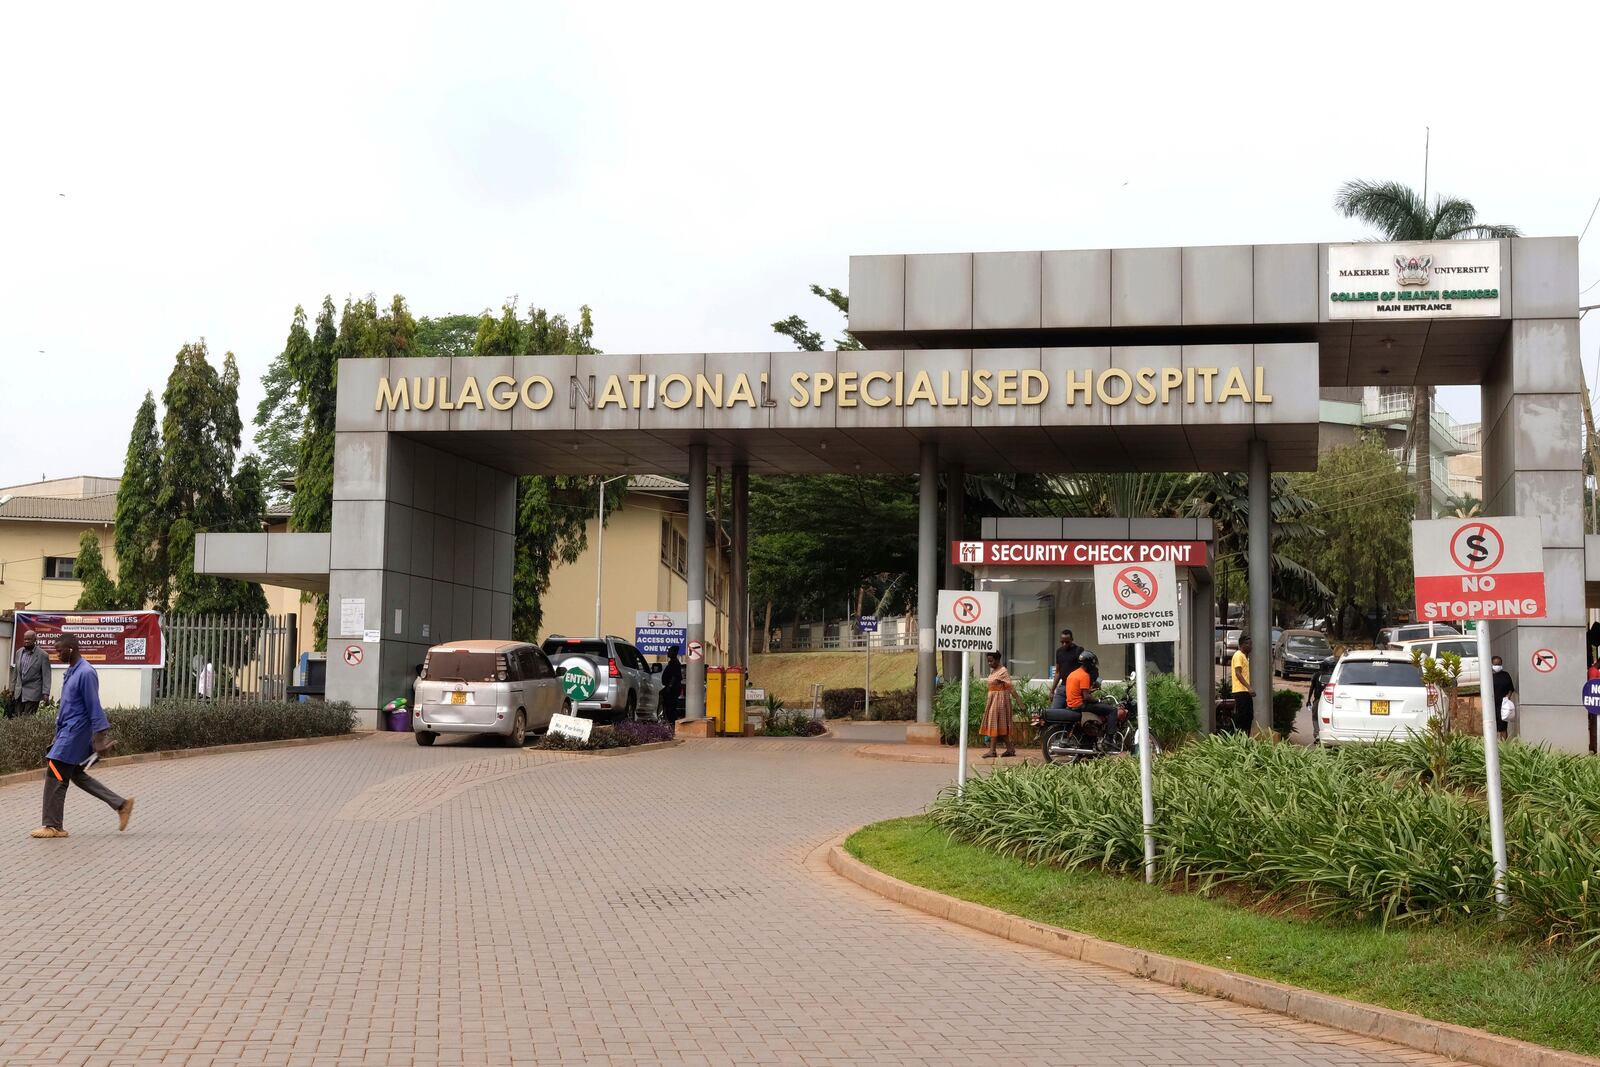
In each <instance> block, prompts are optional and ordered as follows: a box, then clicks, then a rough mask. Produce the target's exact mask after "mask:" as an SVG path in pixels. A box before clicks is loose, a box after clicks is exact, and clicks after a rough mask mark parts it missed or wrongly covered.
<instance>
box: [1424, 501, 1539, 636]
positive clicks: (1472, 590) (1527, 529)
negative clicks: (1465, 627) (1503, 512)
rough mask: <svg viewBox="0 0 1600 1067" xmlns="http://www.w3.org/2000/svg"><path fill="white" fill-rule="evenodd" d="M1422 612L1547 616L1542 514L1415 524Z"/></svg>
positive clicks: (1428, 617)
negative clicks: (1535, 516) (1541, 526)
mask: <svg viewBox="0 0 1600 1067" xmlns="http://www.w3.org/2000/svg"><path fill="white" fill-rule="evenodd" d="M1411 555H1412V564H1413V568H1414V571H1415V574H1416V591H1417V618H1418V619H1420V620H1422V621H1424V622H1431V621H1437V620H1443V619H1542V618H1544V615H1545V596H1544V543H1543V540H1542V538H1541V536H1540V533H1539V520H1538V519H1536V518H1532V519H1529V518H1516V517H1501V516H1498V515H1495V516H1490V517H1487V518H1476V519H1426V520H1421V521H1417V522H1413V523H1412V524H1411Z"/></svg>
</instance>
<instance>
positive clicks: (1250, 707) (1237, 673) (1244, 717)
mask: <svg viewBox="0 0 1600 1067" xmlns="http://www.w3.org/2000/svg"><path fill="white" fill-rule="evenodd" d="M1252 644H1253V642H1252V641H1251V640H1250V635H1249V634H1240V635H1239V650H1238V651H1237V652H1235V653H1234V654H1233V663H1232V665H1231V667H1230V668H1229V671H1228V677H1229V679H1230V680H1231V681H1232V682H1233V687H1232V688H1233V728H1234V729H1235V730H1238V731H1240V732H1241V733H1243V734H1244V735H1245V736H1246V737H1249V736H1250V730H1251V727H1253V726H1254V725H1255V722H1256V695H1255V693H1254V692H1252V691H1251V689H1250V646H1251V645H1252Z"/></svg>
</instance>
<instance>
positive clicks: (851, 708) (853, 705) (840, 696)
mask: <svg viewBox="0 0 1600 1067" xmlns="http://www.w3.org/2000/svg"><path fill="white" fill-rule="evenodd" d="M821 702H822V714H823V716H824V717H825V718H829V719H843V718H846V717H848V716H851V715H855V714H856V713H857V712H859V711H860V710H861V708H862V705H864V704H865V703H866V702H867V691H866V690H865V689H859V688H857V689H824V690H823V691H822V698H821Z"/></svg>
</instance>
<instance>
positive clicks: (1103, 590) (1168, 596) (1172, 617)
mask: <svg viewBox="0 0 1600 1067" xmlns="http://www.w3.org/2000/svg"><path fill="white" fill-rule="evenodd" d="M1094 610H1095V615H1096V616H1097V617H1098V618H1099V620H1100V640H1101V641H1102V642H1107V643H1110V644H1131V643H1133V642H1135V641H1176V640H1177V639H1178V569H1177V567H1176V566H1174V565H1173V564H1171V563H1135V564H1127V563H1101V564H1098V565H1096V566H1095V569H1094Z"/></svg>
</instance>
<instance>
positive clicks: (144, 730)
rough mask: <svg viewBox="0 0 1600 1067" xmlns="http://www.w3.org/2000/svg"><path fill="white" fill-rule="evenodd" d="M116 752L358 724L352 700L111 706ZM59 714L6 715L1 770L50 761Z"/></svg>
mask: <svg viewBox="0 0 1600 1067" xmlns="http://www.w3.org/2000/svg"><path fill="white" fill-rule="evenodd" d="M106 717H107V718H109V719H110V720H111V736H112V737H113V738H114V739H115V740H116V742H117V747H116V748H114V749H112V750H111V752H110V753H109V754H110V755H112V756H132V755H135V754H137V753H140V752H163V751H168V750H171V749H179V748H207V747H210V746H212V745H236V744H243V743H246V742H252V741H282V740H286V739H288V738H293V737H329V736H332V735H335V734H347V733H349V732H350V731H351V730H352V729H354V728H355V715H354V713H353V712H352V711H351V709H350V705H348V704H338V703H324V702H323V701H320V700H308V701H303V702H302V701H276V700H274V701H257V702H251V703H240V704H235V703H218V702H216V701H211V700H163V701H159V702H158V703H157V704H156V705H155V706H154V707H149V708H108V709H107V710H106ZM55 729H56V717H55V713H54V712H53V711H52V712H49V713H46V712H42V711H41V712H40V713H39V714H38V715H30V716H27V717H26V718H16V719H5V720H0V774H7V773H10V772H12V771H26V770H32V769H34V768H35V767H41V766H43V765H44V754H45V752H46V751H47V750H48V749H49V748H50V742H51V739H52V738H53V737H54V736H55Z"/></svg>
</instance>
